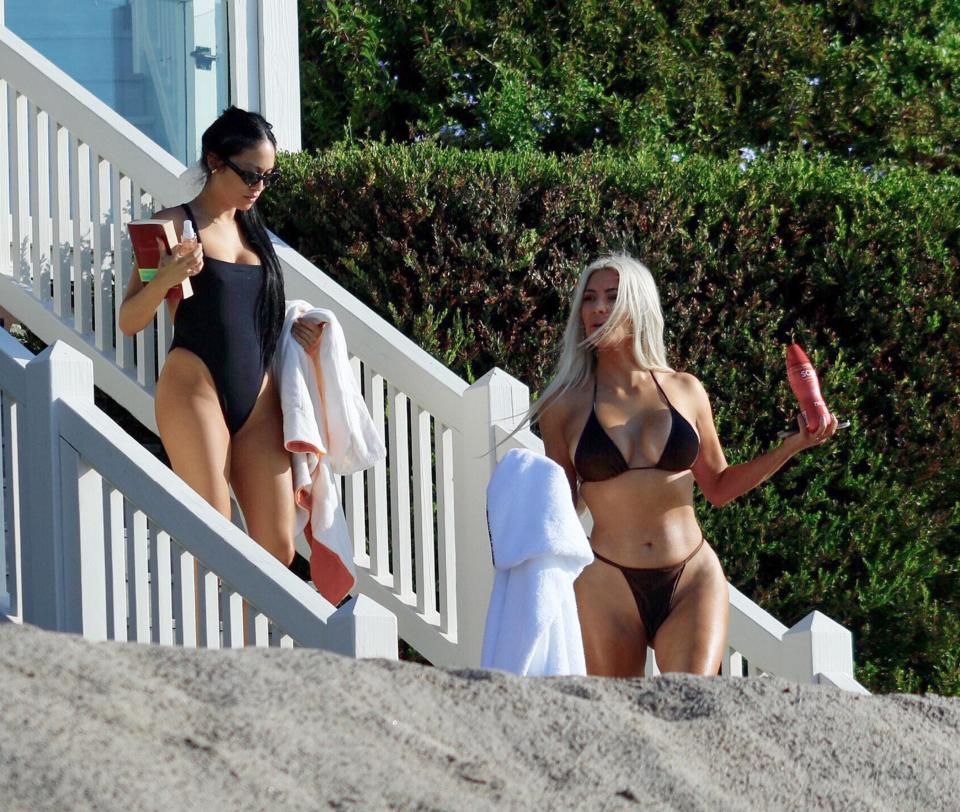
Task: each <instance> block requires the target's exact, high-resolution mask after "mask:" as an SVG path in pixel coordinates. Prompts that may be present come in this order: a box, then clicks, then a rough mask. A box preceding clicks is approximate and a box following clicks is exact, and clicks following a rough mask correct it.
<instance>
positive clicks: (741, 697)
mask: <svg viewBox="0 0 960 812" xmlns="http://www.w3.org/2000/svg"><path fill="white" fill-rule="evenodd" d="M0 809H3V810H11V811H12V810H38V809H57V810H73V809H105V810H112V809H116V810H131V809H138V810H153V809H156V810H186V809H203V810H206V809H210V810H213V809H218V810H219V809H264V810H267V809H269V810H285V809H298V810H300V809H363V810H368V809H373V810H376V809H444V810H447V809H449V810H482V809H498V810H499V809H550V810H559V809H638V810H639V809H644V810H647V809H750V810H770V809H844V810H848V809H852V810H859V809H891V810H905V809H918V810H919V809H923V810H934V809H960V699H953V698H950V699H947V698H941V697H935V696H928V697H917V696H902V695H900V696H876V697H864V696H855V695H852V694H846V693H844V692H841V691H838V690H835V689H831V688H821V687H817V686H808V685H797V684H794V683H788V682H785V681H782V680H778V679H769V678H759V679H737V680H728V679H723V678H700V677H688V676H667V677H659V678H656V679H651V680H603V679H598V678H554V679H520V678H516V677H513V676H509V675H506V674H501V673H496V672H484V671H445V670H442V669H433V668H428V667H424V666H419V665H414V664H409V663H389V662H383V661H359V662H358V661H353V660H348V659H344V658H341V657H338V656H336V655H332V654H327V653H324V652H318V651H302V650H295V651H287V650H284V651H280V650H255V651H249V650H248V651H222V652H221V651H200V652H196V651H184V650H181V649H174V648H160V647H154V646H138V645H133V644H120V643H99V644H93V643H87V642H85V641H83V640H80V639H78V638H75V637H70V636H65V635H57V634H51V633H48V632H42V631H39V630H37V629H34V628H30V627H20V626H14V625H12V624H0Z"/></svg>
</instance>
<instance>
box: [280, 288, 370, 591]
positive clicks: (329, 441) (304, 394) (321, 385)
mask: <svg viewBox="0 0 960 812" xmlns="http://www.w3.org/2000/svg"><path fill="white" fill-rule="evenodd" d="M301 317H302V318H304V319H305V320H307V321H309V322H311V323H313V324H320V323H323V324H325V325H326V326H325V327H324V329H323V335H322V337H321V339H320V348H319V350H318V351H317V352H316V353H315V355H313V356H311V355H308V354H307V352H306V351H305V350H304V349H303V347H302V346H301V345H300V344H299V342H297V340H296V339H294V338H293V335H292V334H291V328H292V326H293V322H294V321H296V320H297V319H299V318H301ZM273 369H274V377H275V380H276V381H277V382H278V383H277V386H278V389H279V392H280V407H281V409H282V411H283V441H284V445H285V447H286V448H287V450H288V451H290V453H291V464H292V467H293V487H294V498H295V503H296V507H297V523H296V532H297V533H301V532H302V533H304V535H305V536H306V538H307V541H308V542H309V544H310V575H311V577H312V579H313V582H314V583H315V584H316V586H317V589H318V590H319V591H320V594H322V595H323V596H324V597H325V598H326V599H327V600H329V601H330V602H331V603H334V604H337V603H339V602H340V601H341V600H342V599H343V598H344V597H345V596H346V594H347V593H348V592H349V591H350V590H351V589H352V588H353V585H354V583H355V582H356V567H355V565H354V563H353V544H352V542H351V539H350V535H349V533H348V532H347V524H346V520H345V519H344V516H343V508H342V507H341V505H340V491H339V488H338V487H337V483H336V480H335V479H334V474H353V473H356V472H357V471H362V470H363V469H365V468H369V467H370V466H372V465H374V464H376V463H377V462H379V461H380V460H382V459H383V458H384V457H385V456H386V449H385V448H384V446H383V440H382V439H381V438H380V435H379V432H378V431H377V428H376V426H374V424H373V420H371V419H370V414H369V412H367V407H366V404H365V403H364V401H363V396H362V395H361V394H360V389H359V387H358V386H357V381H356V378H355V377H354V375H353V370H352V369H351V368H350V359H349V357H348V355H347V344H346V340H345V339H344V337H343V329H342V328H341V327H340V323H339V322H338V321H337V318H336V316H334V315H333V313H332V312H331V311H329V310H325V309H323V308H313V307H311V306H310V305H309V304H308V303H307V302H304V301H301V300H292V301H288V302H287V305H286V317H285V319H284V324H283V331H282V333H281V335H280V341H279V342H278V345H277V352H276V354H275V356H274V360H273Z"/></svg>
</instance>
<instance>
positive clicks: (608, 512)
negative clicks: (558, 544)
mask: <svg viewBox="0 0 960 812" xmlns="http://www.w3.org/2000/svg"><path fill="white" fill-rule="evenodd" d="M580 494H581V496H582V497H583V499H584V501H585V502H586V504H587V507H588V508H590V513H591V515H592V516H593V530H592V532H591V534H590V545H591V546H592V547H593V549H594V550H596V551H597V552H598V553H600V554H601V555H603V556H605V557H607V558H609V559H611V560H613V561H616V562H617V563H618V564H622V565H623V566H626V567H639V568H659V567H669V566H672V565H674V564H678V563H679V562H681V561H683V560H684V559H685V558H686V557H687V556H688V555H689V554H690V553H691V552H693V550H694V549H695V548H696V546H697V545H698V544H699V543H700V539H701V537H702V533H701V531H700V526H699V524H697V519H696V516H695V514H694V510H693V475H692V474H691V473H690V472H689V471H681V472H677V473H670V472H667V471H658V470H649V471H627V472H626V473H623V474H621V475H620V476H617V477H614V478H612V479H606V480H603V481H602V482H584V483H583V484H582V485H581V486H580Z"/></svg>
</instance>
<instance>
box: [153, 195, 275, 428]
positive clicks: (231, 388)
mask: <svg viewBox="0 0 960 812" xmlns="http://www.w3.org/2000/svg"><path fill="white" fill-rule="evenodd" d="M183 208H184V210H185V211H186V213H187V217H188V218H189V219H190V220H191V221H192V222H193V227H194V231H195V232H196V233H197V234H199V233H200V229H199V228H197V221H196V220H195V219H194V217H193V213H192V212H191V211H190V207H189V206H187V204H186V203H184V204H183ZM190 284H191V285H192V287H193V296H191V297H189V298H187V299H183V300H181V302H180V304H179V306H178V307H177V313H176V317H175V318H174V325H173V326H174V332H173V342H172V343H171V345H170V349H171V350H172V349H175V348H177V347H180V348H183V349H185V350H189V351H190V352H192V353H193V354H194V355H196V356H197V357H198V358H200V360H201V361H203V363H204V364H206V366H207V369H208V370H210V376H211V377H212V378H213V382H214V385H215V386H216V388H217V396H218V397H219V399H220V408H221V409H222V410H223V417H224V420H226V423H227V429H228V430H229V432H230V434H231V435H234V434H236V433H237V432H238V431H240V429H241V427H242V426H243V424H244V423H245V422H246V420H247V418H248V417H249V416H250V413H251V412H252V411H253V407H254V406H255V405H256V402H257V396H258V395H259V394H260V389H261V387H262V386H263V377H264V375H265V374H266V366H265V364H264V362H263V358H262V355H261V352H260V345H261V340H262V337H261V332H260V330H259V328H258V325H257V305H258V302H259V298H260V294H261V291H262V289H263V284H264V274H263V268H262V267H261V266H260V265H249V264H246V263H242V262H227V261H225V260H222V259H215V258H214V257H208V256H207V255H206V254H204V257H203V270H202V271H200V273H198V274H197V275H196V276H192V277H190Z"/></svg>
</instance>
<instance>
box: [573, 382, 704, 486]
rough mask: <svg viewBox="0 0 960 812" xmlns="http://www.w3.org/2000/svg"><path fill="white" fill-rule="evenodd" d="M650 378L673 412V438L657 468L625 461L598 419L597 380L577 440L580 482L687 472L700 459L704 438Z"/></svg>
mask: <svg viewBox="0 0 960 812" xmlns="http://www.w3.org/2000/svg"><path fill="white" fill-rule="evenodd" d="M650 377H651V378H653V382H654V383H655V384H656V385H657V391H658V392H659V393H660V397H661V398H663V400H664V402H665V403H666V404H667V407H668V408H669V410H670V435H669V436H668V437H667V444H666V445H665V446H664V448H663V453H662V454H661V455H660V459H659V460H657V462H656V464H654V465H644V466H640V467H636V468H631V467H630V466H629V465H627V461H626V460H625V459H624V458H623V454H622V453H621V452H620V449H619V448H617V446H616V443H614V442H613V440H611V439H610V435H609V434H607V431H606V429H605V428H604V427H603V426H602V425H601V423H600V420H599V419H598V418H597V380H596V378H594V380H593V406H592V407H591V408H590V416H589V417H588V418H587V423H586V425H585V426H584V427H583V432H582V433H581V434H580V439H579V440H578V441H577V450H576V451H575V452H574V455H573V467H574V468H575V469H576V471H577V474H578V475H579V477H580V479H582V480H583V481H584V482H600V481H602V480H604V479H613V477H615V476H620V474H623V473H625V472H627V471H652V470H655V469H657V470H661V471H686V470H687V469H689V468H690V467H691V466H693V464H694V462H696V460H697V455H698V454H699V453H700V437H699V436H698V435H697V432H696V430H695V429H694V428H693V426H691V425H690V423H689V422H688V421H687V419H686V418H685V417H684V416H683V415H682V414H680V412H678V411H677V410H676V409H675V408H673V404H672V403H670V399H669V398H668V397H667V395H666V393H665V392H664V391H663V389H662V388H661V387H660V382H659V381H658V380H657V377H656V375H654V374H653V373H652V372H651V373H650Z"/></svg>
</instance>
